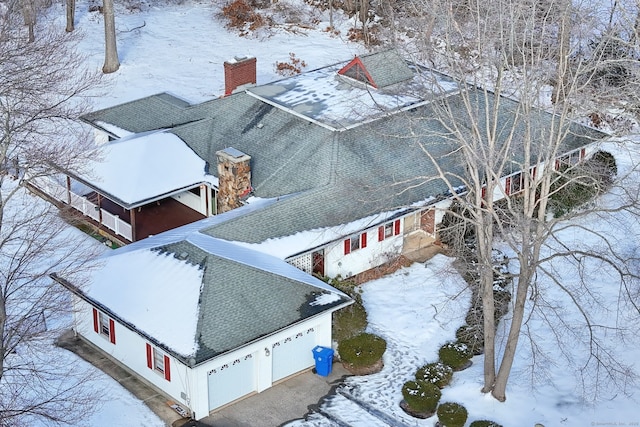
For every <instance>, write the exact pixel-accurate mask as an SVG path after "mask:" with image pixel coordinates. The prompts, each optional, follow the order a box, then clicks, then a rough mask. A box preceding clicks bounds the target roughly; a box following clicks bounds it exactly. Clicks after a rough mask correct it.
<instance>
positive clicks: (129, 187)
mask: <svg viewBox="0 0 640 427" xmlns="http://www.w3.org/2000/svg"><path fill="white" fill-rule="evenodd" d="M68 174H69V175H70V176H72V177H73V178H75V179H77V180H78V181H80V182H82V183H83V184H85V185H87V186H89V187H90V188H92V189H94V190H96V191H97V192H98V193H100V194H102V195H104V196H106V197H108V198H109V199H111V200H113V201H114V202H116V203H118V204H120V205H121V206H123V207H125V208H127V209H132V208H135V207H138V206H141V205H144V204H146V203H149V202H151V201H153V200H157V199H160V198H164V197H168V196H170V195H172V194H175V193H179V192H182V191H184V190H186V189H189V188H193V187H195V186H197V185H199V184H202V183H205V182H208V183H211V184H213V185H216V184H217V179H216V178H215V177H214V176H212V175H209V174H208V173H207V170H206V163H205V161H204V160H202V159H201V158H200V157H198V155H197V154H196V153H194V152H193V150H192V149H191V148H189V147H188V146H187V145H186V144H185V143H184V142H183V141H182V140H181V139H180V138H178V137H177V136H176V135H174V134H172V133H169V132H164V131H158V132H148V133H144V134H137V135H131V136H130V137H127V138H122V139H118V140H115V141H111V142H109V143H107V144H105V145H102V146H100V147H99V148H97V149H96V150H95V153H94V156H92V160H91V161H89V162H88V163H87V164H86V165H83V166H82V167H81V168H80V170H79V171H78V172H76V173H69V172H68Z"/></svg>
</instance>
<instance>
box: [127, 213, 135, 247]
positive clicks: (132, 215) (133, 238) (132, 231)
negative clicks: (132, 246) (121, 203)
mask: <svg viewBox="0 0 640 427" xmlns="http://www.w3.org/2000/svg"><path fill="white" fill-rule="evenodd" d="M129 214H130V215H129V218H130V219H131V241H132V242H135V241H136V210H135V209H130V210H129Z"/></svg>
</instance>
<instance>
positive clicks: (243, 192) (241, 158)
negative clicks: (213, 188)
mask: <svg viewBox="0 0 640 427" xmlns="http://www.w3.org/2000/svg"><path fill="white" fill-rule="evenodd" d="M216 157H217V159H218V213H223V212H227V211H230V210H232V209H235V208H239V207H240V206H242V203H241V199H242V198H243V197H245V196H247V195H248V194H249V193H250V192H251V156H249V155H247V154H245V153H243V152H242V151H240V150H236V149H235V148H233V147H228V148H225V149H224V150H220V151H218V152H216Z"/></svg>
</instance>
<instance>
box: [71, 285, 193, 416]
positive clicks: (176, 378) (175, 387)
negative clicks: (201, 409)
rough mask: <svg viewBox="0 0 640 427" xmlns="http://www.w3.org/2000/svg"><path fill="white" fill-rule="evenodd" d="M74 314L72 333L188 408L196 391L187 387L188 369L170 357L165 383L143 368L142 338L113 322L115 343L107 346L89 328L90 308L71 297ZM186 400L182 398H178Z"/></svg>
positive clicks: (108, 343)
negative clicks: (169, 376)
mask: <svg viewBox="0 0 640 427" xmlns="http://www.w3.org/2000/svg"><path fill="white" fill-rule="evenodd" d="M74 309H75V310H74V313H75V314H74V315H75V318H76V322H75V325H76V331H77V332H78V334H80V335H82V336H83V337H84V338H85V339H87V340H88V341H90V342H91V343H93V344H94V345H96V346H97V347H99V348H100V349H101V350H102V351H104V352H105V353H107V354H108V355H110V356H111V357H113V358H114V359H116V360H117V361H119V362H120V363H122V364H123V365H126V366H127V367H129V369H131V370H132V371H134V372H136V373H137V374H138V375H139V376H140V377H142V378H144V379H145V380H146V381H147V382H149V383H151V384H153V385H154V386H155V387H157V388H158V389H160V390H162V392H164V393H165V394H166V395H167V396H169V397H171V398H172V399H173V400H175V401H176V402H178V403H180V404H181V405H183V406H185V407H189V396H192V395H193V394H194V393H195V392H196V390H194V389H193V388H191V389H190V388H189V385H190V384H192V381H191V379H190V378H189V377H188V376H189V375H190V374H189V372H188V371H189V369H188V368H187V367H186V366H185V365H184V364H182V363H180V362H179V361H177V360H176V359H174V358H173V357H171V356H170V371H171V381H167V380H166V379H164V377H163V376H162V375H161V374H160V373H159V372H157V371H155V370H152V369H149V368H148V367H147V348H146V344H147V343H148V341H147V340H145V339H144V338H143V337H142V336H140V335H138V334H137V333H135V332H133V331H131V330H129V329H128V328H126V327H125V326H123V325H121V324H119V323H118V322H117V321H116V322H115V336H116V343H115V344H111V343H110V342H109V340H108V339H106V338H105V337H104V336H103V335H100V334H98V333H96V332H95V331H94V329H93V307H92V306H91V305H89V304H88V303H87V302H85V301H84V300H81V299H79V298H77V297H74ZM183 393H184V395H185V396H186V397H187V399H182V398H181V395H182V394H183Z"/></svg>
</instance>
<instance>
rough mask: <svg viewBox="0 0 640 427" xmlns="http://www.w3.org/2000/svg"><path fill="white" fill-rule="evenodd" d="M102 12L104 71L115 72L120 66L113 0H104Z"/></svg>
mask: <svg viewBox="0 0 640 427" xmlns="http://www.w3.org/2000/svg"><path fill="white" fill-rule="evenodd" d="M102 13H103V15H104V48H105V50H104V65H103V66H102V72H103V73H105V74H108V73H115V72H116V71H118V69H119V68H120V60H119V59H118V47H117V45H116V22H115V17H114V12H113V0H103V2H102Z"/></svg>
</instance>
